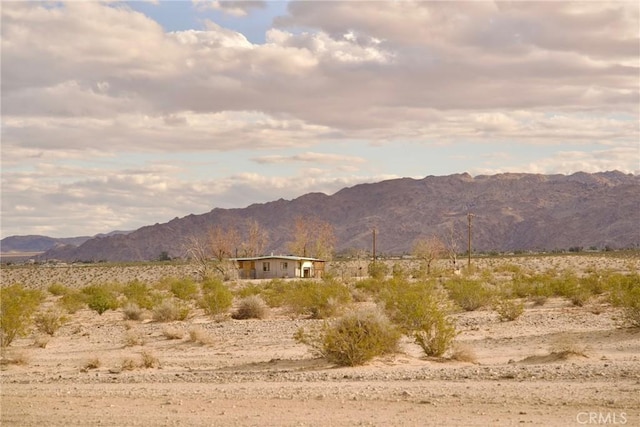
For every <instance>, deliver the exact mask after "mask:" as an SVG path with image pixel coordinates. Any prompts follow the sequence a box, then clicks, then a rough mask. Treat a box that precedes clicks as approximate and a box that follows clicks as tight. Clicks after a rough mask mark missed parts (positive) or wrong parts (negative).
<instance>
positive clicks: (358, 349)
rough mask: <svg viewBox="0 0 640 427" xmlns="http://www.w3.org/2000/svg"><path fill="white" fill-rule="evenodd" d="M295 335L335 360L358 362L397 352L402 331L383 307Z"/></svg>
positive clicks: (332, 360) (331, 360) (332, 361)
mask: <svg viewBox="0 0 640 427" xmlns="http://www.w3.org/2000/svg"><path fill="white" fill-rule="evenodd" d="M295 339H296V340H297V341H298V342H301V343H304V344H306V345H309V346H310V347H311V349H312V351H313V352H314V353H316V354H318V355H320V356H322V357H325V358H326V359H327V360H328V361H329V362H331V363H335V364H337V365H340V366H356V365H362V364H364V363H366V362H368V361H369V360H371V359H373V358H374V357H376V356H381V355H384V354H389V353H393V352H395V351H396V350H397V346H398V341H399V339H400V333H399V331H398V330H397V328H396V327H395V326H394V325H393V324H392V323H391V322H390V321H389V319H388V318H387V317H386V316H385V315H384V314H383V313H381V312H380V311H378V310H366V311H364V310H362V311H355V312H352V313H349V314H347V315H345V316H343V317H341V318H339V319H335V320H334V321H331V322H325V324H324V325H323V327H322V328H321V329H320V330H319V331H316V332H315V333H314V332H306V331H305V330H304V329H300V330H298V332H297V333H296V334H295Z"/></svg>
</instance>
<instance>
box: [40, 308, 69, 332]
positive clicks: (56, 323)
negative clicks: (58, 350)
mask: <svg viewBox="0 0 640 427" xmlns="http://www.w3.org/2000/svg"><path fill="white" fill-rule="evenodd" d="M66 322H67V318H66V317H65V316H64V315H63V314H62V312H61V311H60V310H59V309H56V308H50V309H48V310H47V311H45V312H41V313H38V314H36V317H35V323H36V327H37V328H38V330H39V331H40V332H42V333H45V334H48V335H51V336H53V335H54V334H55V333H56V331H57V330H58V329H60V327H62V325H64V324H65V323H66Z"/></svg>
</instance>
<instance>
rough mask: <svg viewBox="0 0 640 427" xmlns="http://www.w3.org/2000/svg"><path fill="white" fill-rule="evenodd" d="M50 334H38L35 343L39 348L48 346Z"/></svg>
mask: <svg viewBox="0 0 640 427" xmlns="http://www.w3.org/2000/svg"><path fill="white" fill-rule="evenodd" d="M49 339H50V337H49V335H38V336H36V337H35V339H34V340H33V345H34V346H36V347H39V348H46V347H47V345H48V344H49Z"/></svg>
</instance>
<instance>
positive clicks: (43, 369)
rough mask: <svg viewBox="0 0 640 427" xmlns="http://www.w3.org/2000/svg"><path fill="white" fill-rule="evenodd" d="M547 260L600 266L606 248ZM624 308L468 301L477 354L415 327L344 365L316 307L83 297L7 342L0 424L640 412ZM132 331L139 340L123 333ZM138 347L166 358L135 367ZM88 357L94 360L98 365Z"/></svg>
mask: <svg viewBox="0 0 640 427" xmlns="http://www.w3.org/2000/svg"><path fill="white" fill-rule="evenodd" d="M639 261H640V260H637V259H632V260H628V259H626V260H622V261H620V260H615V259H614V261H611V260H610V259H607V261H606V262H613V263H614V264H615V263H616V262H619V263H620V265H612V266H609V267H610V268H620V269H626V270H627V271H628V269H629V268H636V269H637V268H638V263H639ZM492 262H493V261H492ZM509 262H513V261H509ZM522 262H528V263H530V262H533V261H531V260H530V261H522ZM535 262H538V261H535ZM539 262H545V263H567V262H569V263H574V264H575V265H574V267H575V266H576V265H577V266H578V268H582V267H584V268H589V267H590V266H591V265H592V263H602V262H605V261H603V260H601V259H599V258H595V257H572V258H571V259H570V260H569V261H567V259H563V258H562V257H559V258H558V259H556V258H548V259H547V260H546V261H539ZM68 270H69V271H67V274H71V273H70V272H71V271H72V269H68ZM56 271H58V270H56ZM145 271H146V270H145ZM20 274H26V273H24V272H19V271H17V270H16V271H9V270H6V271H3V279H2V283H3V285H6V284H7V283H10V282H12V281H13V280H16V277H15V275H20ZM30 274H33V273H30ZM38 274H40V273H38ZM43 274H44V273H43ZM56 274H58V273H56ZM83 274H86V273H83ZM12 275H13V276H12ZM44 275H45V276H46V274H44ZM33 277H36V276H33ZM37 277H40V276H37ZM32 280H34V281H35V280H36V279H32ZM37 280H44V279H37ZM69 280H70V279H69ZM23 283H24V282H23ZM34 283H35V282H34ZM44 285H45V283H44V282H38V286H44ZM44 289H46V288H44ZM53 298H54V297H52V296H50V297H49V300H52V299H53ZM49 302H51V301H49ZM361 304H366V303H361ZM620 317H621V315H620V312H619V311H618V309H616V308H613V307H611V306H610V305H609V304H608V303H607V302H606V300H605V299H598V298H596V299H594V300H592V301H590V302H589V303H588V304H586V305H585V306H583V307H575V306H573V305H572V304H571V303H570V302H569V301H567V300H564V299H560V298H553V299H550V300H548V301H547V303H546V304H544V305H542V306H534V305H533V304H532V303H527V305H526V310H525V312H524V314H523V315H522V316H521V317H520V318H518V319H517V320H515V321H512V322H501V321H500V320H499V319H498V316H497V314H496V313H495V312H493V311H492V310H491V309H489V308H487V309H482V310H478V311H474V312H460V313H457V314H455V318H456V324H457V327H458V330H459V331H460V334H459V335H458V337H457V339H456V342H457V343H458V345H460V346H465V347H467V348H468V349H470V350H471V351H473V352H474V353H475V361H474V362H460V361H454V360H451V359H447V358H443V359H433V358H426V357H424V356H423V354H422V350H421V349H420V347H418V346H417V345H416V344H414V343H413V342H412V341H411V340H410V339H408V338H406V339H404V340H403V342H402V346H401V352H400V353H399V354H397V355H394V356H389V357H385V358H380V359H376V360H374V361H373V362H371V363H369V364H367V365H365V366H360V367H352V368H344V367H334V366H331V365H329V364H327V362H325V361H324V360H322V359H317V358H314V356H313V355H312V354H311V353H310V352H309V350H308V348H307V347H306V346H304V345H302V344H299V343H297V342H296V341H295V340H294V339H293V335H294V333H295V332H296V330H297V329H298V328H299V327H300V326H308V325H312V324H313V323H316V322H319V321H317V320H309V319H300V318H296V319H292V318H290V317H289V316H287V315H286V313H284V312H283V311H280V310H273V311H272V313H271V315H270V317H269V318H268V319H265V320H232V319H227V320H224V321H220V320H214V319H212V318H210V317H208V316H206V315H204V314H203V313H201V312H198V311H194V313H193V314H192V315H191V316H190V317H189V318H188V319H187V320H185V321H181V322H171V323H158V322H153V321H151V320H143V321H138V322H132V321H125V320H123V314H122V311H121V309H120V310H117V311H107V312H105V313H104V314H103V315H101V316H100V315H98V314H97V313H96V312H94V311H90V310H88V309H82V310H80V311H78V312H77V313H76V314H74V315H72V316H71V317H70V321H69V322H68V323H66V324H65V325H64V326H63V327H62V328H61V329H60V330H58V332H57V333H56V334H55V336H53V337H51V338H50V339H49V341H48V343H47V344H46V346H45V347H41V346H38V345H34V341H36V340H37V337H35V336H34V335H30V336H27V337H24V338H20V339H17V340H16V341H14V343H12V345H11V346H10V347H9V348H8V349H7V351H6V352H5V354H4V355H3V360H14V361H15V360H19V361H21V362H22V363H20V364H15V363H10V364H7V363H4V364H3V365H2V371H1V384H0V385H1V387H2V388H1V408H0V411H1V412H0V421H1V424H2V425H3V426H93V425H104V426H129V425H141V426H142V425H144V426H155V425H170V426H182V425H184V426H212V425H216V426H217V425H219V426H235V425H239V426H245V425H256V426H257V425H260V426H265V425H266V426H270V425H274V426H328V425H344V426H347V425H349V426H350V425H379V426H387V425H389V426H397V425H409V426H412V425H438V426H440V425H447V426H448V425H460V426H466V425H521V424H525V425H551V426H555V425H557V426H567V425H569V426H571V425H575V426H579V425H597V424H617V425H630V426H640V329H637V328H636V329H632V328H628V327H625V326H624V325H623V324H622V323H621V321H620ZM194 328H199V333H200V334H201V336H202V337H206V339H202V340H200V342H199V343H196V342H193V341H191V340H190V339H189V333H188V331H189V330H193V329H194ZM167 330H172V332H173V333H174V335H176V336H180V335H181V334H180V332H182V338H174V339H169V338H167V335H168V334H167ZM131 334H137V336H139V337H141V338H142V340H141V342H140V343H138V344H137V345H133V346H130V345H125V343H124V341H125V338H124V337H126V336H127V335H131ZM566 350H570V351H566ZM143 354H146V355H147V356H151V357H153V358H155V359H157V361H158V362H159V366H156V367H152V368H142V367H135V368H134V369H126V366H127V363H128V362H130V361H134V362H136V361H138V362H139V361H140V360H141V359H142V357H143ZM90 361H94V362H98V361H99V366H98V367H89V366H88V365H89V362H90ZM96 364H98V363H96Z"/></svg>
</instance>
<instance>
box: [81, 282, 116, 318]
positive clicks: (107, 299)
mask: <svg viewBox="0 0 640 427" xmlns="http://www.w3.org/2000/svg"><path fill="white" fill-rule="evenodd" d="M82 293H83V294H84V295H85V298H86V302H87V305H88V306H89V308H90V309H91V310H94V311H96V312H97V313H98V314H100V315H102V313H104V312H105V311H107V310H115V309H117V308H118V298H117V297H116V293H115V292H114V291H113V290H111V289H109V288H108V287H106V286H96V285H92V286H87V287H86V288H83V289H82Z"/></svg>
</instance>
